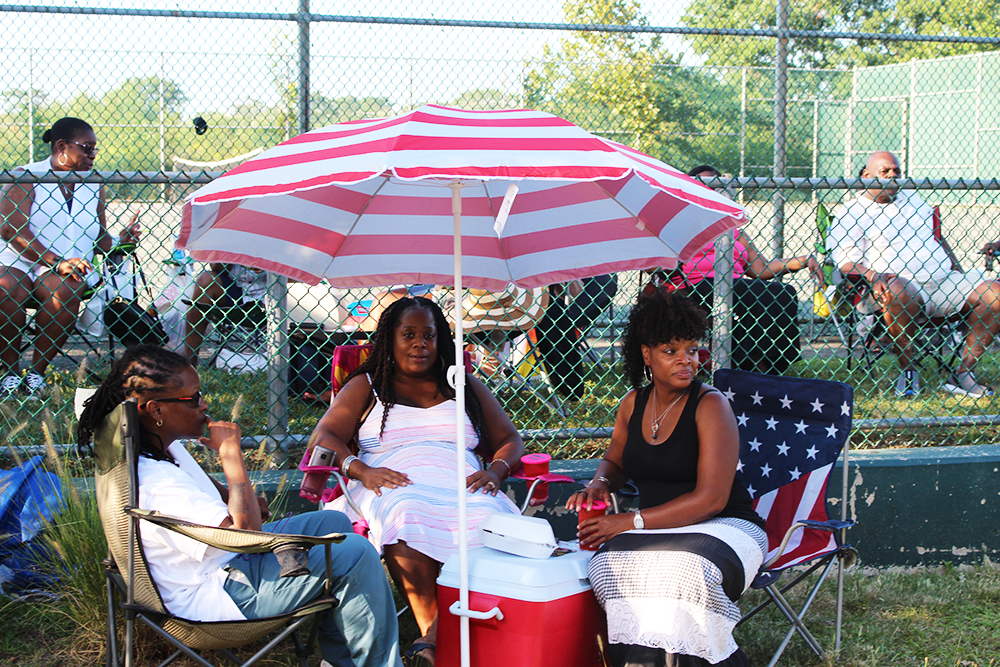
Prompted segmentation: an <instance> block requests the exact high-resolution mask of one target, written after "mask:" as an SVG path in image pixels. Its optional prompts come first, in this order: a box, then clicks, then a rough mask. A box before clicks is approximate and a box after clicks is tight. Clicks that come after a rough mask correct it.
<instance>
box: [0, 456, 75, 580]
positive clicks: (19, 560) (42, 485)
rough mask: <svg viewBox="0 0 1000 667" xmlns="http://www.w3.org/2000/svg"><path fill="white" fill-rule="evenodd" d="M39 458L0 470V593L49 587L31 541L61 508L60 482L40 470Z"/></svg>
mask: <svg viewBox="0 0 1000 667" xmlns="http://www.w3.org/2000/svg"><path fill="white" fill-rule="evenodd" d="M42 460H43V458H42V456H41V455H39V456H35V457H32V458H31V459H30V460H28V461H25V462H24V463H22V464H21V465H20V466H18V467H16V468H14V469H13V470H0V590H8V591H10V590H18V589H25V588H37V587H40V586H46V585H50V584H51V583H52V581H51V578H49V577H46V576H44V575H42V574H41V573H39V572H38V571H37V568H36V567H35V565H34V564H35V563H36V562H37V560H38V557H39V553H40V551H39V547H38V546H37V545H36V544H34V543H32V540H33V539H34V538H35V536H37V535H38V533H39V532H41V530H42V529H43V528H45V525H46V524H47V523H48V522H50V521H51V520H52V519H53V517H55V515H56V514H58V513H59V511H60V508H61V507H62V502H63V494H62V484H61V483H60V482H59V478H58V477H57V476H56V475H54V474H52V473H50V472H45V471H44V470H42Z"/></svg>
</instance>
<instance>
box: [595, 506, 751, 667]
mask: <svg viewBox="0 0 1000 667" xmlns="http://www.w3.org/2000/svg"><path fill="white" fill-rule="evenodd" d="M766 551H767V535H766V534H765V533H764V531H763V529H761V528H760V527H758V526H757V525H755V524H753V523H750V522H749V521H744V520H742V519H729V518H719V519H709V520H708V521H705V522H702V523H700V524H696V525H694V526H685V527H684V528H670V529H666V530H631V531H628V532H626V533H622V534H621V535H618V536H616V537H615V538H613V539H611V540H609V541H608V542H607V544H605V545H603V546H602V547H601V549H600V550H599V551H598V552H597V554H595V555H594V558H593V559H592V560H591V561H590V583H591V586H593V588H594V593H595V594H596V595H597V599H598V601H599V602H600V603H601V606H603V607H604V610H605V612H606V613H607V617H608V640H609V641H610V642H611V643H612V644H633V645H638V646H647V647H650V648H659V649H663V650H664V651H666V652H667V653H680V654H684V655H693V656H698V657H700V658H703V659H705V660H707V661H708V662H710V663H712V664H715V663H717V662H721V661H722V660H725V659H726V658H728V657H729V656H730V655H732V654H733V652H735V651H736V649H737V645H736V641H735V640H734V639H733V628H734V627H735V626H736V623H737V621H739V620H740V610H739V608H738V607H737V606H736V600H737V599H739V596H740V595H741V594H742V593H743V592H744V591H745V590H746V589H747V588H748V587H749V586H750V583H751V582H752V581H753V578H754V577H755V576H756V574H757V570H758V569H759V568H760V565H761V563H762V562H763V560H764V555H765V554H766Z"/></svg>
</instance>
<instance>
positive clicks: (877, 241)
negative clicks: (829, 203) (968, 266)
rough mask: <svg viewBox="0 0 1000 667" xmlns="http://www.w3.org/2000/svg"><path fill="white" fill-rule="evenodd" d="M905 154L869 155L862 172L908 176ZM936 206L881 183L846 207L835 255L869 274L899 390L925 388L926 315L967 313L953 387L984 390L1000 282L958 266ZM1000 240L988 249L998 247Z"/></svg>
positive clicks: (843, 266)
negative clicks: (980, 368)
mask: <svg viewBox="0 0 1000 667" xmlns="http://www.w3.org/2000/svg"><path fill="white" fill-rule="evenodd" d="M902 175H903V173H902V170H901V169H900V167H899V160H897V159H896V156H895V155H893V154H892V153H890V152H888V151H879V152H877V153H873V154H872V155H871V156H869V158H868V161H867V162H866V163H865V168H864V169H863V170H862V172H861V177H862V178H879V179H891V178H901V177H902ZM933 217H934V210H933V209H932V208H931V207H930V206H929V205H928V204H927V203H926V202H925V201H924V200H923V199H922V198H921V197H920V195H919V194H917V193H916V192H914V191H910V190H903V191H900V190H899V188H898V187H897V186H896V185H893V184H890V185H886V186H884V187H882V186H877V185H876V186H874V187H873V188H871V189H869V190H865V191H863V192H861V193H860V194H859V195H858V196H857V197H855V198H854V199H853V200H851V201H848V202H847V203H846V204H844V205H843V206H840V207H839V208H838V209H837V211H836V214H835V219H834V222H833V225H832V226H831V228H830V236H829V239H830V245H831V247H832V248H833V259H834V261H835V262H836V264H837V266H838V267H840V270H841V272H842V273H843V274H844V275H856V276H863V277H864V278H865V280H866V281H867V282H868V284H870V285H871V288H872V296H873V297H874V299H875V301H876V302H877V303H878V304H879V305H881V307H882V310H883V313H884V318H885V322H886V324H887V325H888V327H889V333H890V335H891V336H892V337H893V340H894V342H895V347H896V353H897V355H898V358H899V367H900V369H901V370H902V372H901V374H900V376H899V379H898V380H897V382H896V393H897V394H898V395H900V396H915V395H917V394H918V393H920V376H919V374H918V372H917V367H916V365H915V363H914V349H913V337H914V336H915V335H916V329H917V320H918V319H919V318H920V317H921V316H942V317H947V316H950V315H952V314H954V313H959V312H960V313H962V314H963V315H965V316H966V318H967V322H968V325H969V333H968V336H967V337H966V339H965V350H964V354H963V355H962V362H961V365H960V366H959V367H958V369H957V370H956V371H955V372H954V373H952V374H951V377H950V378H949V379H948V382H947V383H946V384H945V385H944V389H945V390H946V391H950V392H952V393H955V394H962V395H969V396H983V395H986V394H988V393H990V390H989V389H987V388H986V387H984V386H983V385H981V384H979V382H978V381H977V380H976V377H975V375H974V371H975V367H976V362H978V361H979V358H980V357H981V356H982V355H983V353H984V352H985V351H986V350H987V349H988V348H989V346H990V344H991V343H992V342H993V339H994V338H995V337H996V335H997V331H998V330H1000V319H998V315H1000V282H997V281H995V280H990V279H989V278H987V277H986V275H985V274H984V273H983V272H982V271H979V270H975V269H973V270H970V271H967V272H962V271H960V270H953V268H957V267H954V265H953V261H952V257H951V256H950V254H949V252H948V249H947V248H946V247H945V246H943V245H942V244H941V243H939V242H938V241H937V240H936V239H935V238H934V220H933ZM998 248H1000V241H997V242H994V243H989V244H987V245H986V246H985V247H984V248H983V251H984V252H995V251H996V250H997V249H998Z"/></svg>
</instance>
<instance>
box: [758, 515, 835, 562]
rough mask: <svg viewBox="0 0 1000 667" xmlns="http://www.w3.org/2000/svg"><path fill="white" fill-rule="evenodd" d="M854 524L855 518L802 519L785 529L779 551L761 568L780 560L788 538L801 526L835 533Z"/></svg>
mask: <svg viewBox="0 0 1000 667" xmlns="http://www.w3.org/2000/svg"><path fill="white" fill-rule="evenodd" d="M853 525H854V521H853V520H848V521H838V520H836V519H827V520H826V521H813V520H811V519H801V520H799V521H796V522H795V523H793V524H792V525H791V526H790V527H789V528H788V530H787V531H785V536H784V537H783V538H781V546H779V547H778V551H777V553H775V554H774V556H772V557H771V558H769V559H768V560H767V561H765V562H764V564H763V565H761V569H763V568H767V567H770V566H771V565H773V564H774V563H776V562H777V561H778V559H779V558H781V557H782V556H783V555H784V553H785V547H787V546H788V540H789V539H791V537H792V535H793V534H795V531H796V530H798V529H800V528H807V529H810V530H821V531H823V532H827V533H835V532H837V531H838V530H841V529H843V528H850V527H851V526H853Z"/></svg>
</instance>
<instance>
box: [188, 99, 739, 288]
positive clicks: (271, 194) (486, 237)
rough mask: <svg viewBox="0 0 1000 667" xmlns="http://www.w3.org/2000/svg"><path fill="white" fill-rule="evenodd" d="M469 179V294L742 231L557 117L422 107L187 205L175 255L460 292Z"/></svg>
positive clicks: (332, 133) (667, 176) (336, 132)
mask: <svg viewBox="0 0 1000 667" xmlns="http://www.w3.org/2000/svg"><path fill="white" fill-rule="evenodd" d="M456 180H457V181H459V182H460V183H461V185H462V188H461V229H462V233H461V236H462V264H463V273H464V274H465V275H464V280H463V282H464V284H465V285H467V286H469V287H478V288H482V289H490V290H500V289H502V288H503V287H504V286H506V285H507V284H509V283H511V282H514V283H517V284H518V285H521V286H523V287H538V286H541V285H547V284H549V283H555V282H563V281H567V280H573V279H577V278H583V277H587V276H591V275H597V274H602V273H611V272H615V271H624V270H630V269H642V268H649V267H653V266H659V267H665V268H672V267H674V266H675V265H676V263H677V261H678V260H681V261H685V260H687V259H689V258H690V257H691V256H692V255H693V254H694V253H695V252H697V251H698V250H699V249H700V248H702V247H703V246H704V245H705V244H706V243H708V242H709V241H711V240H712V239H714V238H715V237H716V236H718V235H720V234H722V233H723V232H725V231H726V230H728V229H732V228H733V227H735V226H737V225H739V224H741V223H742V221H743V218H744V211H743V209H742V208H741V207H740V206H738V205H737V204H736V203H734V202H733V201H732V200H730V199H728V198H726V197H725V196H723V195H720V194H718V193H716V192H714V191H712V190H711V189H709V188H706V187H704V186H702V185H701V184H700V183H697V182H695V181H694V180H692V179H690V178H688V177H687V176H686V175H685V174H683V173H681V172H679V171H677V170H676V169H674V168H673V167H671V166H669V165H667V164H664V163H663V162H660V161H659V160H656V159H654V158H652V157H649V156H648V155H645V154H643V153H640V152H639V151H636V150H633V149H631V148H628V147H627V146H624V145H622V144H618V143H615V142H613V141H609V140H607V139H603V138H601V137H598V136H595V135H592V134H590V133H588V132H586V131H584V130H583V129H581V128H579V127H577V126H575V125H573V124H572V123H570V122H568V121H566V120H563V119H561V118H558V117H556V116H552V115H550V114H546V113H542V112H538V111H530V110H507V111H465V110H460V109H450V108H446V107H439V106H424V107H421V108H419V109H416V110H414V111H411V112H409V113H406V114H403V115H400V116H396V117H394V118H374V119H369V120H361V121H353V122H348V123H341V124H338V125H332V126H329V127H324V128H320V129H316V130H313V131H311V132H307V133H305V134H303V135H300V136H298V137H295V138H293V139H290V140H288V141H286V142H284V143H282V144H280V145H278V146H276V147H274V148H272V149H271V150H268V151H266V152H264V153H262V154H261V155H259V156H258V157H256V158H254V159H253V160H250V161H248V162H246V163H244V164H243V165H241V166H239V167H237V168H235V169H233V170H231V171H229V172H228V173H226V174H225V175H224V176H222V177H220V178H218V179H216V180H215V181H213V182H212V183H210V184H208V185H206V186H204V187H202V188H200V189H198V190H197V191H196V192H195V193H194V194H192V195H191V196H190V197H189V198H188V201H187V202H186V204H185V206H184V216H183V222H182V227H181V234H180V238H179V240H178V246H179V247H186V248H188V249H189V250H190V251H191V254H192V255H193V256H194V258H195V259H198V260H201V261H212V262H232V263H236V264H242V265H245V266H252V267H255V268H259V269H265V270H268V271H273V272H276V273H279V274H283V275H286V276H288V277H290V278H294V279H296V280H300V281H304V282H308V283H313V284H315V283H317V282H319V281H320V280H321V279H324V278H325V279H326V280H327V281H328V282H329V283H330V284H331V285H333V286H336V287H364V286H374V285H389V284H394V283H433V284H450V283H451V282H453V271H452V269H453V261H454V256H453V251H454V245H453V235H454V224H453V222H454V220H453V208H452V206H453V202H452V188H451V187H450V186H451V185H452V184H453V183H454V182H455V181H456ZM511 183H514V184H516V186H517V192H516V196H513V195H514V193H513V192H512V193H511V195H512V196H513V198H512V200H511V198H510V197H508V198H507V204H508V205H509V214H508V215H507V217H506V220H505V221H504V218H503V215H502V214H501V208H502V206H503V204H504V202H505V195H507V194H508V187H509V185H510V184H511ZM498 218H499V220H500V222H499V223H498Z"/></svg>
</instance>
